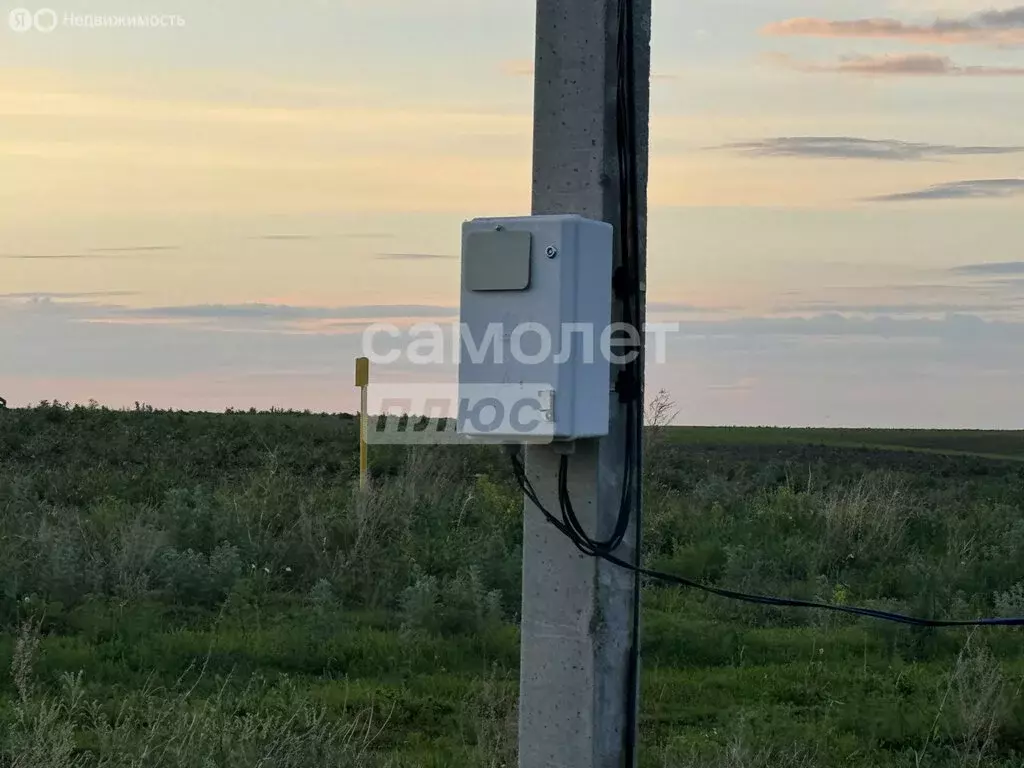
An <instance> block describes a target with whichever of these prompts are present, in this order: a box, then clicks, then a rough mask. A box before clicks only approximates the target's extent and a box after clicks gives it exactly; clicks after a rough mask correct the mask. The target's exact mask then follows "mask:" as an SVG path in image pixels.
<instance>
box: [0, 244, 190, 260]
mask: <svg viewBox="0 0 1024 768" xmlns="http://www.w3.org/2000/svg"><path fill="white" fill-rule="evenodd" d="M176 250H178V246H176V245H136V246H129V247H117V248H90V249H89V250H88V251H84V252H80V253H74V252H69V253H0V259H39V260H48V259H115V258H121V257H124V256H127V255H130V254H133V253H156V252H163V251H176Z"/></svg>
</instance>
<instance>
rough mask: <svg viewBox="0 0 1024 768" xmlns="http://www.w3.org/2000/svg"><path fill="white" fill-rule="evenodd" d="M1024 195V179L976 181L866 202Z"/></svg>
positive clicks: (953, 182)
mask: <svg viewBox="0 0 1024 768" xmlns="http://www.w3.org/2000/svg"><path fill="white" fill-rule="evenodd" d="M1017 195H1024V179H977V180H973V181H951V182H948V183H946V184H935V185H934V186H931V187H926V188H925V189H918V190H914V191H911V192H897V193H895V194H892V195H879V196H877V197H870V198H868V200H869V201H870V202H875V203H898V202H904V201H916V200H971V199H1002V198H1007V197H1015V196H1017Z"/></svg>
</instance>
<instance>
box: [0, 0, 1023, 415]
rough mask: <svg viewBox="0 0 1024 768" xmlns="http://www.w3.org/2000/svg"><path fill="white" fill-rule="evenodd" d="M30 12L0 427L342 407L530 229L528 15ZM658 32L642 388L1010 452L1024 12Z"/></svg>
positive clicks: (261, 4)
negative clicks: (121, 19) (82, 413)
mask: <svg viewBox="0 0 1024 768" xmlns="http://www.w3.org/2000/svg"><path fill="white" fill-rule="evenodd" d="M48 8H49V9H50V10H52V11H53V12H54V13H53V14H50V15H47V14H46V13H45V12H44V14H43V16H42V17H40V16H39V15H38V14H37V20H39V19H40V18H41V22H42V23H43V25H44V26H47V25H48V24H49V22H51V21H56V22H57V25H56V28H55V29H53V30H52V31H48V32H47V31H42V30H40V29H27V30H23V31H17V30H15V29H14V28H13V27H12V24H13V25H14V26H17V22H16V19H15V17H14V15H13V12H14V11H15V9H14V7H13V6H11V5H8V6H3V7H0V396H4V397H6V398H7V400H8V402H9V404H10V405H25V404H29V403H35V402H38V401H40V400H44V399H46V400H54V399H56V400H60V401H71V402H82V403H84V402H87V401H89V400H95V401H98V402H100V403H102V404H107V405H111V406H115V407H121V406H130V405H132V404H133V403H135V402H144V403H149V404H151V405H153V406H155V407H162V408H177V409H186V410H223V409H225V408H227V407H235V408H248V407H257V408H270V407H280V408H295V409H306V408H309V409H312V410H315V411H331V412H337V411H342V410H345V411H352V410H355V409H356V408H357V403H358V399H357V397H358V396H357V392H356V390H355V389H354V388H353V387H352V383H353V370H352V369H353V358H354V357H356V356H357V355H358V354H360V353H361V352H362V342H363V339H362V336H363V331H364V329H365V328H366V327H367V326H368V325H369V324H370V323H373V322H377V321H381V320H388V321H392V322H394V323H396V324H399V325H403V326H412V325H413V324H415V323H420V322H450V321H454V320H455V319H456V317H457V312H458V301H459V260H458V256H459V249H460V238H461V235H460V227H461V224H462V222H463V221H464V220H466V219H471V218H475V217H477V216H515V215H524V214H526V213H528V212H529V204H530V188H529V184H530V176H531V169H530V162H531V131H532V94H533V84H532V79H531V75H530V69H531V62H532V58H533V47H534V45H533V41H534V32H535V30H534V15H535V13H534V10H535V9H534V3H533V2H532V1H531V0H375V1H374V2H367V1H366V0H330V1H328V0H322V1H320V2H317V1H314V0H305V1H303V0H292V1H291V2H285V1H284V0H245V1H244V2H243V0H216V2H210V0H89V1H88V2H85V1H84V0H78V1H77V2H72V1H71V0H60V2H58V0H53V1H52V4H51V5H49V6H48ZM25 9H27V10H28V11H30V12H33V13H35V12H36V11H38V10H40V7H39V6H38V5H31V6H29V5H26V6H25ZM139 14H146V15H155V16H158V17H159V18H160V19H161V20H162V22H161V24H162V25H161V26H153V27H151V28H139V27H102V26H100V25H99V24H97V23H95V22H92V23H90V22H89V21H88V18H87V17H96V16H100V17H115V16H134V15H139ZM76 20H77V21H76ZM90 24H91V25H90ZM653 28H654V32H653V37H654V39H653V51H654V65H653V66H654V77H653V81H652V89H653V90H652V115H651V134H652V147H651V179H650V190H649V194H650V205H651V211H650V220H649V234H650V242H649V252H648V270H649V280H648V283H649V286H650V287H649V293H648V298H649V301H650V302H651V305H650V307H651V312H650V316H651V319H652V321H656V322H672V323H679V331H678V332H677V333H673V334H672V335H671V337H670V338H669V339H668V341H667V347H666V352H667V354H666V359H665V361H664V362H662V363H659V364H651V365H650V366H649V369H648V385H647V386H648V389H649V391H651V392H654V391H657V390H659V389H664V390H665V391H667V392H668V393H669V395H670V396H671V397H672V399H673V400H674V401H675V402H676V405H677V408H678V410H679V414H678V416H677V421H678V422H679V423H686V424H742V425H781V426H873V427H948V428H963V427H972V428H1014V429H1020V428H1024V407H1022V406H1024V394H1022V393H1024V387H1022V386H1021V382H1022V381H1024V354H1021V348H1022V344H1021V342H1022V341H1024V225H1022V222H1024V132H1022V131H1021V128H1020V126H1022V125H1024V99H1021V98H1020V92H1021V89H1022V88H1024V4H1021V0H1007V1H1003V0H934V2H933V0H856V1H854V0H758V2H757V3H751V2H749V0H686V1H685V2H684V1H683V0H655V8H654V27H653ZM373 375H374V378H375V380H378V381H382V382H392V383H394V382H410V383H418V382H419V381H420V379H422V378H424V377H428V378H429V380H430V381H449V380H452V379H453V378H454V376H455V371H454V367H453V366H451V365H448V366H439V367H435V368H433V369H430V370H423V369H420V368H414V367H410V366H409V365H405V364H401V363H399V364H396V365H394V366H390V367H383V366H377V367H375V370H374V374H373Z"/></svg>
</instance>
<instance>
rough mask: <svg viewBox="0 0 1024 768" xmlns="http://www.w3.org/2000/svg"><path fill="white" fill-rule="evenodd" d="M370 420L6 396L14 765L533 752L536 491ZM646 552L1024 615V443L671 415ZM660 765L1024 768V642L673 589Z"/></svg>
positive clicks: (509, 760)
mask: <svg viewBox="0 0 1024 768" xmlns="http://www.w3.org/2000/svg"><path fill="white" fill-rule="evenodd" d="M355 449H356V445H355V433H354V421H353V420H352V419H351V418H350V417H337V416H317V415H309V414H298V413H269V414H267V413H228V414H220V415H209V414H182V413H163V412H153V411H151V410H149V409H147V408H145V407H140V408H138V409H137V410H135V411H130V412H114V411H107V410H103V409H99V408H92V409H90V408H69V407H66V406H61V405H44V406H40V407H38V408H34V409H29V410H6V411H0V585H2V590H0V627H2V634H0V657H2V658H4V659H8V660H9V661H10V664H9V673H8V674H6V675H3V676H2V679H0V766H4V767H5V768H6V767H7V766H11V767H13V766H18V768H30V767H32V768H36V767H39V768H50V766H60V767H61V768H63V767H64V766H110V767H111V768H114V767H117V768H120V766H143V765H145V766H220V765H225V766H238V767H239V768H241V767H242V766H254V765H261V766H296V767H298V766H311V765H341V766H367V768H371V767H372V768H381V767H382V766H393V767H397V768H404V767H405V766H409V767H410V768H411V767H412V766H417V767H420V766H428V767H429V766H457V767H459V768H461V767H463V766H467V767H469V768H474V767H476V766H488V767H491V766H494V767H497V766H508V765H514V764H515V751H514V750H515V698H516V688H517V680H518V632H517V627H516V618H517V617H516V615H517V611H518V600H519V578H520V573H519V568H520V557H521V551H520V547H521V543H520V542H521V519H522V501H521V494H520V493H519V492H518V491H517V489H516V488H515V487H514V485H513V483H512V481H511V478H510V474H509V472H508V469H507V467H506V466H505V462H504V459H503V456H502V454H501V452H500V451H498V450H495V449H489V448H474V449H466V448H435V449H432V450H429V451H428V450H416V451H406V450H403V449H399V448H391V449H384V448H375V449H374V453H373V456H372V462H373V466H374V468H375V471H376V477H375V480H374V483H373V486H372V487H371V489H369V490H368V491H367V492H365V493H361V492H359V491H358V490H356V489H355V487H354V486H355V483H354V480H355V468H356V453H355ZM648 454H649V455H648V462H647V470H646V471H647V491H646V528H645V530H646V535H645V544H646V552H645V558H646V561H647V563H648V564H650V565H652V566H655V567H658V568H661V569H664V570H670V571H674V572H678V573H681V574H685V575H687V576H691V577H697V578H701V579H703V580H706V581H707V582H709V583H714V584H718V585H722V586H729V587H734V588H739V589H753V590H756V591H759V592H772V593H776V594H784V595H787V596H795V597H806V598H818V599H825V600H830V601H836V602H847V603H854V602H856V603H858V604H864V605H870V606H875V607H882V608H886V609H890V610H900V611H909V612H913V613H915V614H926V615H942V616H947V617H973V616H978V615H1024V556H1022V555H1024V514H1022V510H1024V464H1022V463H1021V462H1020V459H1021V458H1024V435H1022V434H1021V433H998V432H995V433H993V432H987V433H982V432H898V431H858V430H770V429H763V430H750V429H731V430H730V429H703V428H701V429H658V430H654V431H652V433H651V435H650V440H649V445H648ZM644 600H645V602H644V606H645V614H644V684H643V713H642V717H643V719H642V741H643V754H642V764H643V765H644V766H649V767H650V768H668V767H672V768H677V767H683V766H732V767H733V768H747V767H748V766H765V767H766V768H767V766H801V767H808V768H809V767H810V766H822V767H824V766H829V767H831V766H851V765H856V766H892V767H893V768H896V767H904V766H905V767H907V768H910V767H911V766H913V767H914V768H918V767H919V766H929V767H931V766H939V767H940V768H945V767H947V766H950V767H952V766H1006V767H1007V768H1008V767H1009V766H1020V765H1022V764H1024V697H1022V695H1021V687H1022V684H1024V634H1022V632H1021V631H1020V630H1014V629H985V630H977V631H970V630H954V631H933V630H912V629H907V628H902V627H895V626H889V625H885V624H881V623H878V622H869V621H860V620H854V619H850V618H845V617H839V616H836V615H832V614H829V615H824V614H816V613H812V612H808V611H782V610H778V609H765V608H757V607H751V606H745V605H739V604H733V603H728V602H723V601H720V600H717V599H712V598H705V597H702V596H701V595H697V594H693V593H690V592H687V591H681V590H677V589H673V588H665V587H659V586H657V585H649V586H648V587H647V589H646V592H645V598H644Z"/></svg>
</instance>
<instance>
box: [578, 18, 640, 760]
mask: <svg viewBox="0 0 1024 768" xmlns="http://www.w3.org/2000/svg"><path fill="white" fill-rule="evenodd" d="M634 14H635V8H634V4H633V2H632V0H619V4H618V41H617V49H616V50H617V53H616V59H617V61H616V70H617V89H616V144H617V154H618V159H619V219H620V221H619V236H620V246H619V247H620V250H621V269H622V271H623V278H622V279H621V280H620V281H619V284H620V286H621V288H622V290H621V295H620V299H621V301H622V306H623V316H624V319H625V321H626V323H627V324H629V325H631V326H632V330H633V333H634V335H635V336H636V337H637V348H636V349H635V350H633V352H634V353H635V358H634V359H633V361H632V362H630V363H629V364H628V365H627V366H626V368H625V369H624V370H623V371H622V373H621V374H620V379H619V382H620V384H621V385H622V388H621V389H620V391H619V396H620V400H622V401H623V402H625V403H626V413H627V416H626V427H625V428H626V447H625V454H626V455H625V457H624V458H625V462H626V464H627V466H628V467H629V468H630V469H631V474H627V475H625V476H624V478H623V483H624V484H623V489H622V492H623V497H625V495H626V494H627V493H628V494H631V495H632V498H631V507H632V515H631V517H632V523H633V526H634V529H633V530H634V540H633V558H634V560H635V567H636V568H639V567H640V564H641V561H640V553H641V550H642V543H643V542H642V539H641V536H642V531H643V416H644V413H643V402H644V392H643V380H644V340H643V327H642V321H643V310H642V305H643V289H642V285H641V281H642V279H643V278H642V274H641V272H642V270H641V265H640V258H641V257H640V247H641V243H640V211H639V207H640V180H639V174H638V171H637V159H638V156H639V145H638V141H637V125H636V119H637V114H636V86H637V83H636V55H635V54H636V50H635V34H634V33H635V27H634V20H635V19H634ZM634 473H635V477H634ZM566 496H567V497H568V493H566ZM566 501H567V502H568V498H567V499H566ZM570 509H571V504H570ZM629 517H630V516H626V519H625V521H624V523H623V525H622V526H621V529H622V536H623V537H624V536H625V534H626V531H627V530H628V528H629V523H630V519H629ZM619 543H620V544H621V539H620V542H619ZM613 552H614V550H611V551H607V552H601V553H597V556H599V557H604V558H606V559H607V558H610V557H615V555H613ZM640 576H641V574H640V573H639V571H634V572H633V615H632V622H631V625H632V626H631V631H630V647H629V668H628V671H627V675H626V691H625V707H626V711H625V732H624V733H623V750H624V752H625V764H626V768H634V765H635V762H636V759H637V737H638V730H639V723H638V721H637V717H638V712H639V702H638V696H639V688H640V593H641V582H640Z"/></svg>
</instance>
